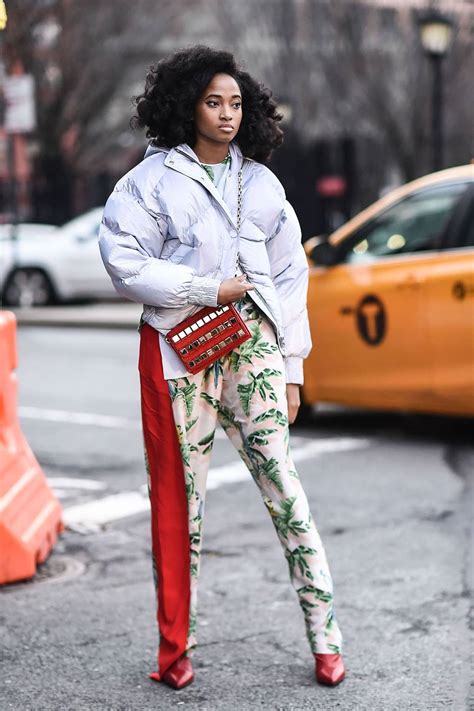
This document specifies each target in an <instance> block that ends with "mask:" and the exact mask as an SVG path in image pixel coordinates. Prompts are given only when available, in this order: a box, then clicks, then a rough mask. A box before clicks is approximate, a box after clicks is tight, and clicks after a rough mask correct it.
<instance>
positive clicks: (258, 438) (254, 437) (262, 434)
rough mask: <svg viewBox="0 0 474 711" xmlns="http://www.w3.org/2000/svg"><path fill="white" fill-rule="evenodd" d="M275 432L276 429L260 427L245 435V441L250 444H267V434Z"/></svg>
mask: <svg viewBox="0 0 474 711" xmlns="http://www.w3.org/2000/svg"><path fill="white" fill-rule="evenodd" d="M274 432H277V430H276V429H270V428H262V429H260V430H255V431H254V432H251V433H250V434H249V435H248V437H247V442H248V443H249V445H250V446H254V445H255V446H257V447H264V446H265V445H267V444H268V439H267V435H270V434H273V433H274Z"/></svg>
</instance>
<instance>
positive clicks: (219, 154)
mask: <svg viewBox="0 0 474 711" xmlns="http://www.w3.org/2000/svg"><path fill="white" fill-rule="evenodd" d="M193 151H194V152H195V154H196V155H197V157H198V158H199V160H200V161H201V163H220V162H221V161H222V160H224V158H225V157H226V155H227V154H228V152H229V144H228V143H217V142H216V141H209V139H206V138H204V137H201V136H200V137H199V138H198V139H197V140H196V143H195V144H194V146H193Z"/></svg>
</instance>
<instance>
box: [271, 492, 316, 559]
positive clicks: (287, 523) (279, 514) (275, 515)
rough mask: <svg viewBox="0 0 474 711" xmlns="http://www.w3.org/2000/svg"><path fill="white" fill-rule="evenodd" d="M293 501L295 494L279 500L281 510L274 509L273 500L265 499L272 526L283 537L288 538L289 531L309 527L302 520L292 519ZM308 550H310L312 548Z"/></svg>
mask: <svg viewBox="0 0 474 711" xmlns="http://www.w3.org/2000/svg"><path fill="white" fill-rule="evenodd" d="M295 501H296V496H290V497H289V498H288V499H283V501H281V502H280V506H281V511H276V510H275V507H274V505H273V502H272V501H271V500H270V499H268V502H267V501H265V503H266V504H267V507H268V508H269V511H270V515H271V517H272V519H273V523H274V526H275V528H276V529H277V532H278V533H279V534H280V535H281V536H283V538H288V534H289V533H294V534H298V533H305V532H306V531H307V530H308V529H309V526H308V524H306V523H305V522H304V521H295V520H294V512H293V506H294V504H295ZM300 547H301V546H300ZM308 550H309V551H312V549H308ZM314 552H316V551H314Z"/></svg>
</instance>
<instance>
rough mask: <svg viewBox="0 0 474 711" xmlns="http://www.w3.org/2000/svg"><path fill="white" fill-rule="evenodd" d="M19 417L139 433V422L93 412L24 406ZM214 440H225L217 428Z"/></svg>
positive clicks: (19, 411)
mask: <svg viewBox="0 0 474 711" xmlns="http://www.w3.org/2000/svg"><path fill="white" fill-rule="evenodd" d="M18 413H19V416H20V417H21V418H23V419H25V420H43V421H45V422H62V423H64V424H70V425H85V426H88V427H108V428H110V429H122V430H138V431H141V429H142V423H141V422H140V420H132V419H131V418H127V417H116V416H115V415H98V414H95V413H93V412H70V411H69V410H50V409H47V408H43V407H32V406H28V407H27V406H24V407H19V408H18ZM215 437H216V439H225V438H226V434H225V432H224V431H223V430H222V429H220V428H218V429H217V430H216V435H215Z"/></svg>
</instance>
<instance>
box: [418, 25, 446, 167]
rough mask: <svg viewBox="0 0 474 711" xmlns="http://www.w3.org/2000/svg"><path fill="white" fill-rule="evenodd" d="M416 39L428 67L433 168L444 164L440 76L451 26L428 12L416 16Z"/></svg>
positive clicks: (441, 79) (441, 78)
mask: <svg viewBox="0 0 474 711" xmlns="http://www.w3.org/2000/svg"><path fill="white" fill-rule="evenodd" d="M418 25H419V29H420V39H421V44H422V46H423V49H424V50H425V52H426V54H427V56H428V58H429V60H430V62H431V67H432V102H431V145H432V167H433V171H436V170H440V169H441V168H442V167H443V164H444V156H443V147H444V145H443V143H444V136H443V76H442V61H443V59H444V57H445V56H446V54H447V52H448V49H449V46H450V44H451V39H452V35H453V29H454V25H453V22H452V20H450V19H449V18H448V17H445V16H443V15H440V14H439V13H438V12H435V11H430V12H429V13H427V14H425V15H422V16H420V17H419V18H418Z"/></svg>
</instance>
